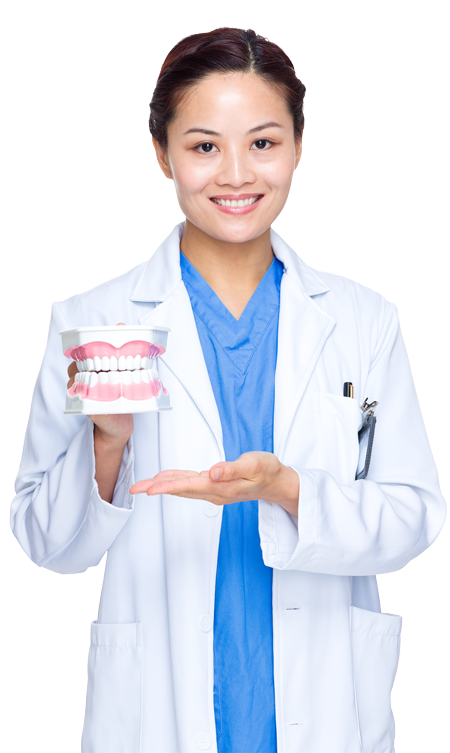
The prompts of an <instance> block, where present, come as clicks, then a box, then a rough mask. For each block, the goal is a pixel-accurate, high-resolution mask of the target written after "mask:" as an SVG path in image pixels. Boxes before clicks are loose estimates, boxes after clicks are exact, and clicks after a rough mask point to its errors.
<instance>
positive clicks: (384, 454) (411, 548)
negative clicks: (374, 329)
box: [261, 304, 446, 575]
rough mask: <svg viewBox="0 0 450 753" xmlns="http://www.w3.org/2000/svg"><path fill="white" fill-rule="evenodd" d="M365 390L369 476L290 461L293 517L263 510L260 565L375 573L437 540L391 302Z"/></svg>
mask: <svg viewBox="0 0 450 753" xmlns="http://www.w3.org/2000/svg"><path fill="white" fill-rule="evenodd" d="M364 395H367V396H369V399H370V400H378V403H379V405H378V406H377V408H376V416H377V424H376V431H375V438H374V446H373V453H372V460H371V465H370V469H369V474H368V477H367V478H366V479H364V480H359V481H355V480H350V481H349V482H348V483H346V484H344V485H342V484H341V485H340V484H339V483H338V482H337V481H336V479H335V478H334V477H333V476H332V475H331V474H330V473H328V472H327V471H326V470H323V469H318V468H301V467H295V466H293V465H291V467H293V468H294V470H296V471H297V472H298V474H299V477H300V492H299V508H298V519H296V518H295V517H294V516H292V515H290V514H289V513H287V512H286V511H285V510H284V509H283V508H279V509H277V510H274V509H272V516H270V515H269V514H268V512H267V510H266V512H265V513H263V515H262V516H261V518H262V519H261V534H262V535H261V540H262V543H261V546H262V550H263V558H264V562H265V564H266V565H269V566H271V567H274V568H275V569H279V570H305V571H309V572H315V573H328V574H331V575H375V574H379V573H387V572H392V571H394V570H398V569H400V568H402V567H404V565H406V564H407V563H408V562H409V561H410V560H412V559H413V558H414V557H417V556H418V555H419V554H420V553H421V552H423V551H424V550H425V549H426V548H427V547H429V546H430V544H431V543H432V542H433V541H434V539H435V538H436V537H437V535H438V533H439V531H440V530H441V528H442V526H443V524H444V520H445V516H446V507H445V501H444V499H443V497H442V495H441V492H440V489H439V482H438V476H437V470H436V466H435V463H434V460H433V457H432V454H431V449H430V446H429V443H428V438H427V435H426V431H425V426H424V423H423V419H422V415H421V411H420V407H419V403H418V399H417V395H416V391H415V387H414V383H413V379H412V375H411V370H410V366H409V361H408V356H407V353H406V350H405V346H404V342H403V338H402V335H401V331H400V326H399V321H398V315H397V309H396V307H395V306H394V305H393V304H389V305H388V307H387V313H386V315H385V317H384V321H383V324H382V327H381V332H380V335H379V337H378V341H377V345H376V348H375V351H374V353H373V355H372V358H371V365H370V370H369V373H368V375H367V382H366V385H365V387H364ZM329 451H330V452H332V451H333V448H332V447H330V449H329ZM273 507H274V506H272V508H273ZM294 521H295V523H294ZM293 525H295V526H296V529H297V530H296V534H295V538H296V545H295V548H293V546H292V527H293Z"/></svg>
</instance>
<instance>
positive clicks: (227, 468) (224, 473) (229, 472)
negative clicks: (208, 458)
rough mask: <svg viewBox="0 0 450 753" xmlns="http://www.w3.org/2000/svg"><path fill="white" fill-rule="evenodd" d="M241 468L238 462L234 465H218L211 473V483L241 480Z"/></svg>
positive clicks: (233, 463)
mask: <svg viewBox="0 0 450 753" xmlns="http://www.w3.org/2000/svg"><path fill="white" fill-rule="evenodd" d="M239 476H240V474H239V468H238V464H237V462H236V461H233V462H232V463H216V465H213V467H212V468H211V469H210V471H209V478H210V479H211V481H232V480H233V479H235V478H239Z"/></svg>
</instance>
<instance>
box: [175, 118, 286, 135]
mask: <svg viewBox="0 0 450 753" xmlns="http://www.w3.org/2000/svg"><path fill="white" fill-rule="evenodd" d="M265 128H283V126H282V125H280V124H279V123H275V122H274V121H270V122H269V123H262V125H259V126H255V128H250V130H249V131H247V133H257V132H258V131H263V130H264V129H265ZM188 133H204V134H205V135H206V136H220V133H217V131H209V130H208V129H207V128H189V130H188V131H185V132H184V134H183V136H186V135H187V134H188Z"/></svg>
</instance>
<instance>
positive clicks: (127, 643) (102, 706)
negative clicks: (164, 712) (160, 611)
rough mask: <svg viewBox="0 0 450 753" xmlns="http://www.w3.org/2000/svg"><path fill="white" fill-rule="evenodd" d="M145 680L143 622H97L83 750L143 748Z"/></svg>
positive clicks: (125, 752)
mask: <svg viewBox="0 0 450 753" xmlns="http://www.w3.org/2000/svg"><path fill="white" fill-rule="evenodd" d="M141 684H142V646H141V626H140V624H139V623H124V624H99V623H97V622H93V623H92V625H91V646H90V649H89V661H88V689H87V698H86V716H85V721H84V728H83V737H82V743H81V750H82V753H105V751H108V753H139V748H140V734H141Z"/></svg>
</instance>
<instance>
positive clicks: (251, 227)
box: [188, 217, 271, 243]
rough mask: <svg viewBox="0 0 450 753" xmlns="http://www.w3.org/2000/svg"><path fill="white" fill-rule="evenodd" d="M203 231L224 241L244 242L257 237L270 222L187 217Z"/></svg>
mask: <svg viewBox="0 0 450 753" xmlns="http://www.w3.org/2000/svg"><path fill="white" fill-rule="evenodd" d="M188 219H189V220H190V222H192V224H194V225H196V227H198V228H199V230H201V231H202V232H203V233H206V235H209V236H211V238H215V239H216V240H218V241H223V242H225V243H246V242H247V241H251V240H254V239H255V238H259V236H260V235H262V234H263V233H265V232H266V230H267V229H268V228H269V227H270V225H271V222H265V223H264V224H261V222H258V223H255V222H246V223H240V222H204V219H203V218H202V219H203V222H202V221H197V220H196V219H192V218H191V217H189V218H188Z"/></svg>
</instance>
